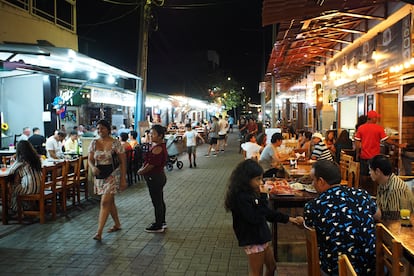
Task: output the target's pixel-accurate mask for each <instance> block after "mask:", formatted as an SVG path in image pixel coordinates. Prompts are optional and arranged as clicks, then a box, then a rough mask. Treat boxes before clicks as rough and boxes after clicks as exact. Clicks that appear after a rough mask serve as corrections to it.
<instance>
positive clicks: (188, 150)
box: [187, 146, 197, 154]
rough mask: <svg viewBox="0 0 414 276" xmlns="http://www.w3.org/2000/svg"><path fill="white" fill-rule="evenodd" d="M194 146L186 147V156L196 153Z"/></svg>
mask: <svg viewBox="0 0 414 276" xmlns="http://www.w3.org/2000/svg"><path fill="white" fill-rule="evenodd" d="M196 148H197V147H196V146H191V147H187V153H188V154H192V153H196Z"/></svg>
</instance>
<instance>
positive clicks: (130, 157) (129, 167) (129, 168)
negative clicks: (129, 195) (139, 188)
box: [125, 150, 134, 186]
mask: <svg viewBox="0 0 414 276" xmlns="http://www.w3.org/2000/svg"><path fill="white" fill-rule="evenodd" d="M125 156H126V173H127V182H128V186H131V185H132V184H133V177H134V175H133V162H134V151H133V150H127V151H125Z"/></svg>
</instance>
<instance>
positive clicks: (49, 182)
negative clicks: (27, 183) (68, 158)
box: [39, 166, 57, 195]
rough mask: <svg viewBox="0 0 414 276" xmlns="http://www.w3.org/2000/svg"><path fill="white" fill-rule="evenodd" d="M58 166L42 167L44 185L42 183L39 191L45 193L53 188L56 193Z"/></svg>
mask: <svg viewBox="0 0 414 276" xmlns="http://www.w3.org/2000/svg"><path fill="white" fill-rule="evenodd" d="M56 171H57V167H56V166H44V167H42V185H40V191H39V193H40V194H41V195H43V194H44V192H45V190H52V191H53V193H56Z"/></svg>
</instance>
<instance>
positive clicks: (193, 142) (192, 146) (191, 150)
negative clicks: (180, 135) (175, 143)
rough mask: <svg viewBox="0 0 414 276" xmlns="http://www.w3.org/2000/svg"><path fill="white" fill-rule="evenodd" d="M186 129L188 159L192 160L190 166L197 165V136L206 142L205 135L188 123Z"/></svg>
mask: <svg viewBox="0 0 414 276" xmlns="http://www.w3.org/2000/svg"><path fill="white" fill-rule="evenodd" d="M185 127H186V131H185V133H184V140H185V142H186V145H187V153H188V161H190V168H192V167H193V163H194V167H197V163H196V148H197V137H198V138H199V139H201V141H203V143H204V139H203V137H201V135H200V134H198V133H197V131H195V130H194V129H191V124H186V125H185ZM191 155H193V163H192V162H191Z"/></svg>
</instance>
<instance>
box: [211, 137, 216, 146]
mask: <svg viewBox="0 0 414 276" xmlns="http://www.w3.org/2000/svg"><path fill="white" fill-rule="evenodd" d="M209 144H210V145H216V144H217V138H210V141H209Z"/></svg>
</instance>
